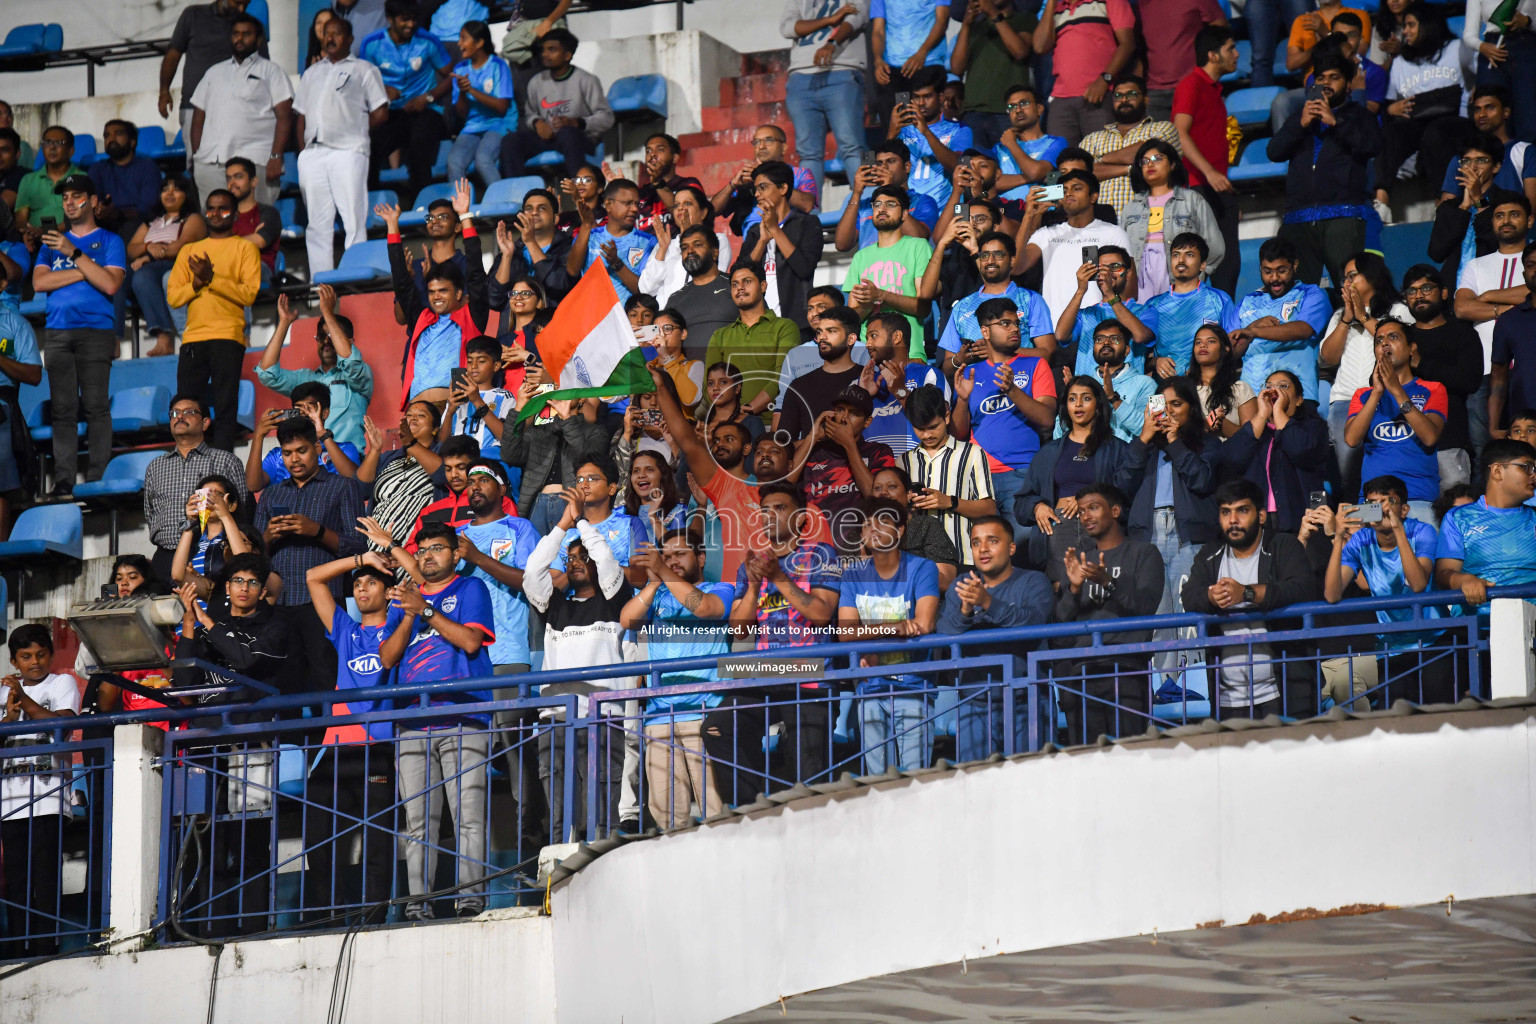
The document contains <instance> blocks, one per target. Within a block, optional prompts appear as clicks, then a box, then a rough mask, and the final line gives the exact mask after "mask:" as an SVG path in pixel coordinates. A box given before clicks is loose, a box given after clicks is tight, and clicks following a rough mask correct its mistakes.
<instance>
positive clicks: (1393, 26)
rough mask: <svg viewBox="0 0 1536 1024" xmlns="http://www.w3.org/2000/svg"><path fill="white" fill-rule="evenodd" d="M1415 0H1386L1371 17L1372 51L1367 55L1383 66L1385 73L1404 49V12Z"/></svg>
mask: <svg viewBox="0 0 1536 1024" xmlns="http://www.w3.org/2000/svg"><path fill="white" fill-rule="evenodd" d="M1411 3H1413V0H1386V2H1385V3H1383V4H1382V5H1381V6H1380V7H1379V8H1377V9H1376V12H1375V13H1374V14H1372V15H1371V39H1370V44H1371V45H1370V51H1369V52H1368V53H1367V54H1366V56H1367V57H1369V58H1370V59H1371V60H1373V61H1375V62H1376V63H1377V64H1380V65H1381V69H1382V70H1383V71H1386V70H1389V69H1390V68H1391V67H1392V61H1393V59H1394V58H1396V57H1397V55H1398V54H1399V53H1401V52H1402V49H1403V12H1404V11H1406V10H1407V9H1408V6H1409V5H1410V4H1411Z"/></svg>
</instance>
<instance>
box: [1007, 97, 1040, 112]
mask: <svg viewBox="0 0 1536 1024" xmlns="http://www.w3.org/2000/svg"><path fill="white" fill-rule="evenodd" d="M1034 105H1035V101H1034V100H1020V101H1019V102H1017V103H1009V104H1007V106H1006V108H1005V109H1007V111H1008V113H1010V114H1011V113H1013V112H1014V111H1015V110H1018V109H1019V108H1020V107H1032V106H1034Z"/></svg>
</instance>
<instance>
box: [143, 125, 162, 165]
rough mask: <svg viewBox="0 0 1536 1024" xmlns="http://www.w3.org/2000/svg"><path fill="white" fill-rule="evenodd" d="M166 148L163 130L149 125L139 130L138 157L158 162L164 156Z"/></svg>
mask: <svg viewBox="0 0 1536 1024" xmlns="http://www.w3.org/2000/svg"><path fill="white" fill-rule="evenodd" d="M167 148H168V147H167V146H166V143H165V129H164V128H161V127H160V126H159V125H157V124H150V125H145V126H144V127H142V128H140V129H139V156H142V157H147V158H148V159H150V160H158V159H160V158H161V157H163V156H165V151H166V149H167Z"/></svg>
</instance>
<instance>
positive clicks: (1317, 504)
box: [1307, 491, 1328, 510]
mask: <svg viewBox="0 0 1536 1024" xmlns="http://www.w3.org/2000/svg"><path fill="white" fill-rule="evenodd" d="M1326 504H1328V492H1327V491H1313V492H1311V493H1310V494H1308V495H1307V508H1308V509H1309V510H1310V509H1314V508H1322V507H1323V506H1324V505H1326Z"/></svg>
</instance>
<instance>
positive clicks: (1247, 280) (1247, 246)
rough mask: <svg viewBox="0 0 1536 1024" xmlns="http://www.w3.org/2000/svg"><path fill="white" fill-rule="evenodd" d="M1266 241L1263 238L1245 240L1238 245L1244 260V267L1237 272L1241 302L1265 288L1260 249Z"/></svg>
mask: <svg viewBox="0 0 1536 1024" xmlns="http://www.w3.org/2000/svg"><path fill="white" fill-rule="evenodd" d="M1264 241H1265V240H1264V239H1262V238H1244V239H1242V240H1241V241H1239V242H1238V243H1237V251H1238V254H1239V256H1240V257H1241V258H1242V265H1241V266H1240V267H1239V268H1238V271H1237V300H1238V301H1239V302H1241V301H1242V299H1243V296H1244V295H1247V294H1248V293H1249V292H1256V291H1258V290H1259V289H1260V288H1262V287H1263V286H1264V279H1263V278H1262V277H1260V276H1259V247H1260V246H1261V245H1263V244H1264Z"/></svg>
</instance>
